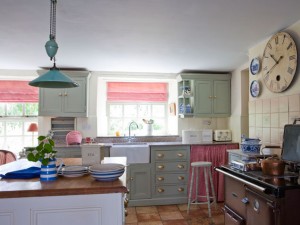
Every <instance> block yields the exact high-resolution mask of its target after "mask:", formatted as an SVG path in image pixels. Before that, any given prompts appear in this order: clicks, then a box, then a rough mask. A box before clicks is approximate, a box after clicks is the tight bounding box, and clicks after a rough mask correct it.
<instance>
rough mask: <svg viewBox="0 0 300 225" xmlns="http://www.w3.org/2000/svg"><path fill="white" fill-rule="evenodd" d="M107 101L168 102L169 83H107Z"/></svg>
mask: <svg viewBox="0 0 300 225" xmlns="http://www.w3.org/2000/svg"><path fill="white" fill-rule="evenodd" d="M107 100H108V101H114V102H116V101H117V102H132V101H138V102H166V101H167V100H168V84H167V83H155V82H151V83H144V82H107Z"/></svg>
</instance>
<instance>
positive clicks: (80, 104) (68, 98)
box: [63, 77, 87, 114]
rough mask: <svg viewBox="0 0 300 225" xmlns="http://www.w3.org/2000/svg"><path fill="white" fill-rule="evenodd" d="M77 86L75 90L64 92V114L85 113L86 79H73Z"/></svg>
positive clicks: (70, 89)
mask: <svg viewBox="0 0 300 225" xmlns="http://www.w3.org/2000/svg"><path fill="white" fill-rule="evenodd" d="M73 79H74V81H76V82H77V83H78V84H79V87H77V88H68V89H65V90H64V104H63V112H64V113H83V114H84V113H86V111H87V109H86V108H87V99H86V93H87V88H86V78H80V77H77V78H73Z"/></svg>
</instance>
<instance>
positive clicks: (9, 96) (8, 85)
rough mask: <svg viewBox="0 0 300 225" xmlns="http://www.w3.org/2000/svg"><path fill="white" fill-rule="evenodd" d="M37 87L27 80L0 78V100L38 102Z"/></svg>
mask: <svg viewBox="0 0 300 225" xmlns="http://www.w3.org/2000/svg"><path fill="white" fill-rule="evenodd" d="M38 101H39V89H38V88H36V87H32V86H29V85H28V81H16V80H1V81H0V102H38Z"/></svg>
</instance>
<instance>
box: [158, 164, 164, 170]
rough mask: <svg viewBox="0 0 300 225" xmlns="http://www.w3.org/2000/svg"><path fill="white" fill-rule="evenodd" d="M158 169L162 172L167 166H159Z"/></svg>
mask: <svg viewBox="0 0 300 225" xmlns="http://www.w3.org/2000/svg"><path fill="white" fill-rule="evenodd" d="M157 168H158V169H160V170H162V169H164V168H165V166H164V165H159V166H158V167H157Z"/></svg>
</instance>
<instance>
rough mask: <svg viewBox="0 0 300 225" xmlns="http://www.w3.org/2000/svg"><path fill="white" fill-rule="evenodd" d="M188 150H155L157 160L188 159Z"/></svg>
mask: <svg viewBox="0 0 300 225" xmlns="http://www.w3.org/2000/svg"><path fill="white" fill-rule="evenodd" d="M186 159H187V152H186V150H184V149H183V150H174V151H163V150H162V151H159V150H158V151H155V161H161V160H186Z"/></svg>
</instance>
